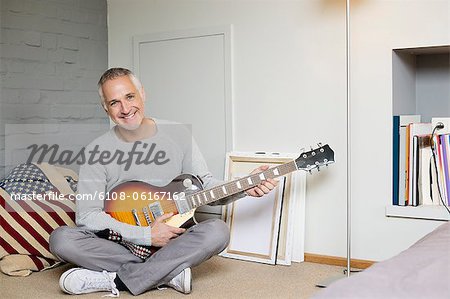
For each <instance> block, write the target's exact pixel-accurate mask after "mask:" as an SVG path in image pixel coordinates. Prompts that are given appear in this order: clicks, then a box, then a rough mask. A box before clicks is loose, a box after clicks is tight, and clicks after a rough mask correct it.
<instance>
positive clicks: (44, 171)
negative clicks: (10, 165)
mask: <svg viewBox="0 0 450 299" xmlns="http://www.w3.org/2000/svg"><path fill="white" fill-rule="evenodd" d="M77 180H78V176H77V174H76V173H75V172H73V171H72V170H70V169H66V168H61V167H56V166H52V165H49V164H47V163H42V164H32V163H29V164H20V165H18V166H17V167H15V168H14V169H13V170H12V171H11V172H10V173H9V174H8V176H6V177H5V178H4V179H3V180H0V202H1V205H0V221H1V230H0V232H1V235H0V242H1V243H0V259H1V260H0V270H1V271H2V272H3V273H5V274H8V275H13V276H27V275H29V274H31V272H32V271H41V270H44V269H48V268H51V267H54V266H56V265H58V264H59V260H58V258H56V257H55V256H54V255H53V254H52V253H51V252H50V251H49V237H50V234H51V232H52V231H53V230H54V229H55V228H57V227H59V226H63V225H68V226H75V223H74V219H75V201H74V199H73V198H70V199H69V196H71V195H74V194H75V192H76V183H77ZM32 193H34V194H36V195H38V194H39V195H43V194H46V195H48V194H49V193H53V194H55V195H58V196H60V197H59V198H58V199H54V200H50V199H45V200H42V199H39V198H38V197H37V196H35V199H32V200H30V199H27V198H25V196H26V195H27V194H32Z"/></svg>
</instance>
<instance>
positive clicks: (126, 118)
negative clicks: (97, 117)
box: [102, 76, 145, 130]
mask: <svg viewBox="0 0 450 299" xmlns="http://www.w3.org/2000/svg"><path fill="white" fill-rule="evenodd" d="M102 90H103V96H104V98H105V109H106V112H107V113H108V115H109V117H110V118H111V119H112V121H113V122H115V123H116V124H117V125H118V126H120V127H122V128H124V129H126V130H135V129H137V128H139V126H140V125H141V123H142V121H143V120H144V96H145V95H144V91H143V90H142V89H141V90H138V89H137V88H136V86H135V85H134V84H133V82H132V81H131V80H130V78H128V76H122V77H118V78H116V79H113V80H108V81H106V82H105V83H104V84H103V86H102Z"/></svg>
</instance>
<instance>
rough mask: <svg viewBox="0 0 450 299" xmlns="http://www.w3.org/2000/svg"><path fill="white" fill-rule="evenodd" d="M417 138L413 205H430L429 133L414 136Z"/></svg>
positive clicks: (430, 153) (431, 202)
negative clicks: (415, 187)
mask: <svg viewBox="0 0 450 299" xmlns="http://www.w3.org/2000/svg"><path fill="white" fill-rule="evenodd" d="M414 139H415V140H417V154H416V155H417V162H416V163H417V167H418V171H417V191H416V199H415V200H414V199H413V205H432V204H433V200H432V197H431V192H432V190H431V170H432V168H431V156H432V152H431V134H430V135H418V136H414Z"/></svg>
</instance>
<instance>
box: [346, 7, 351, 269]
mask: <svg viewBox="0 0 450 299" xmlns="http://www.w3.org/2000/svg"><path fill="white" fill-rule="evenodd" d="M345 8H346V11H345V40H346V42H347V44H346V62H347V67H346V73H347V277H349V276H350V261H351V252H350V249H351V190H352V189H351V107H350V79H351V78H350V0H347V2H346V6H345Z"/></svg>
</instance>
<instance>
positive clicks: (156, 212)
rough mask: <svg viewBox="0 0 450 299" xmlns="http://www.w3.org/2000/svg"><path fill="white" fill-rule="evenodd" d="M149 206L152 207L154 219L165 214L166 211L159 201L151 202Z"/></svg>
mask: <svg viewBox="0 0 450 299" xmlns="http://www.w3.org/2000/svg"><path fill="white" fill-rule="evenodd" d="M148 207H149V208H150V212H151V213H152V215H153V219H156V218H158V217H159V216H162V215H163V214H164V211H163V209H162V207H161V204H160V203H159V201H157V202H154V203H152V204H149V205H148Z"/></svg>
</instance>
